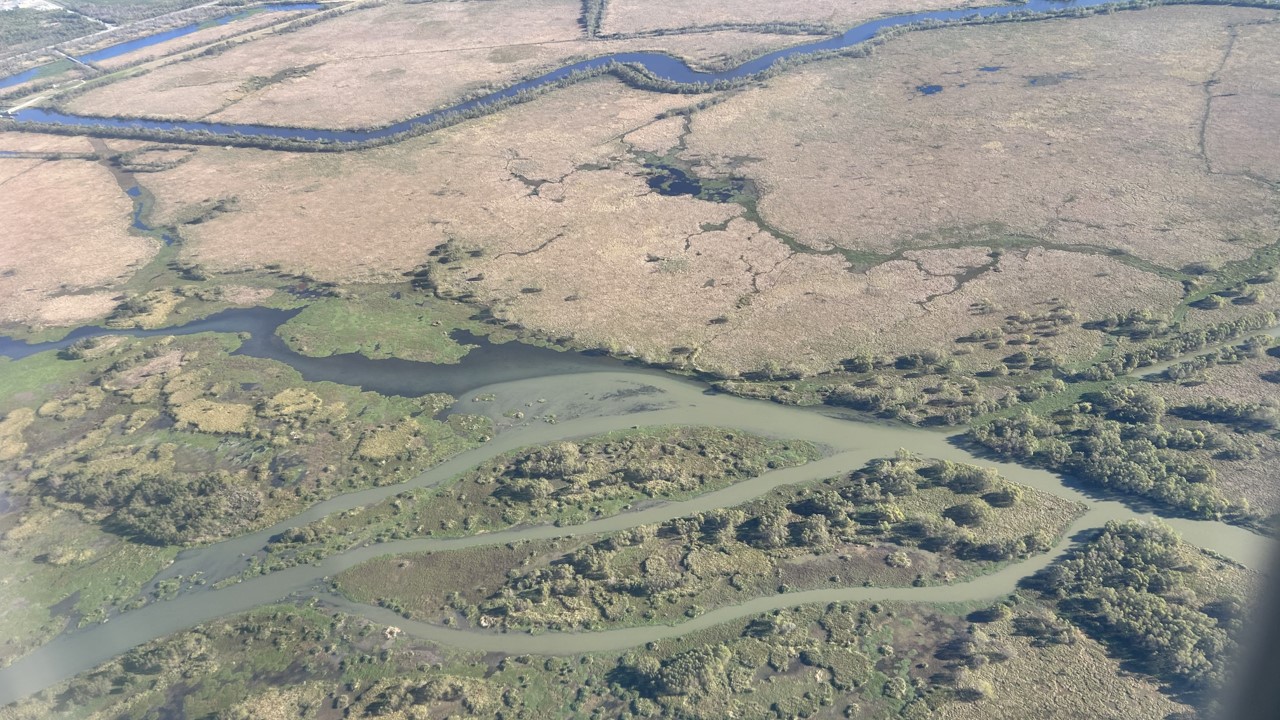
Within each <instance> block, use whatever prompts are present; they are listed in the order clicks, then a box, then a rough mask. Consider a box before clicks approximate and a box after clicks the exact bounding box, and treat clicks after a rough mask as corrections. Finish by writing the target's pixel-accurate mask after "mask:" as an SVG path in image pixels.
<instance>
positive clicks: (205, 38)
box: [93, 12, 307, 70]
mask: <svg viewBox="0 0 1280 720" xmlns="http://www.w3.org/2000/svg"><path fill="white" fill-rule="evenodd" d="M306 14H307V12H264V13H259V14H257V15H252V16H250V17H247V18H242V19H240V20H233V21H231V22H229V23H227V24H225V25H214V26H212V27H207V28H203V29H201V30H197V31H196V32H193V33H191V34H190V35H183V36H182V37H179V38H174V39H172V40H167V41H165V42H162V43H157V44H155V45H150V46H148V47H145V48H141V49H139V50H135V51H133V52H131V53H125V54H124V55H117V56H116V57H113V58H109V59H107V60H101V61H98V62H95V63H93V64H94V65H96V66H97V67H100V68H103V69H105V70H114V69H116V68H122V67H125V66H127V65H132V64H134V63H137V62H143V61H145V60H149V59H151V58H158V57H163V56H165V55H168V54H170V53H176V52H181V51H183V50H189V49H191V48H194V47H198V46H200V45H205V44H207V43H212V42H216V41H218V40H221V39H223V38H228V37H231V36H233V35H239V34H240V33H245V32H249V31H251V30H257V29H260V28H264V27H267V26H270V25H275V24H277V23H282V22H286V21H288V20H295V19H297V18H300V17H302V16H304V15H306Z"/></svg>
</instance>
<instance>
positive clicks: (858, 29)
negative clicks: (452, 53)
mask: <svg viewBox="0 0 1280 720" xmlns="http://www.w3.org/2000/svg"><path fill="white" fill-rule="evenodd" d="M1215 4H1220V3H1215ZM1245 4H1247V3H1245ZM1105 6H1112V7H1126V6H1127V5H1126V4H1125V3H1117V2H1114V0H1065V1H1064V0H1028V2H1025V3H1010V4H1007V5H992V6H989V7H980V8H965V9H958V10H935V11H930V12H918V13H909V14H905V15H894V16H891V17H885V18H879V19H877V20H870V21H867V22H864V23H862V24H860V25H856V26H854V27H852V28H850V29H849V30H847V31H845V32H844V33H841V34H840V35H836V36H834V37H830V38H827V39H824V40H819V41H816V42H812V43H806V44H803V45H795V46H792V47H788V48H784V49H782V50H777V51H774V52H771V53H768V54H766V55H762V56H760V57H758V58H755V59H754V60H750V61H747V62H745V63H742V64H741V65H738V66H737V67H735V68H732V69H729V70H725V71H722V72H701V71H698V70H694V69H693V68H691V67H689V65H688V64H687V63H685V62H684V61H683V60H681V59H679V58H676V57H673V56H671V55H667V54H665V53H660V52H625V53H612V54H608V55H603V56H600V57H595V58H591V59H588V60H582V61H579V62H575V63H571V64H568V65H565V66H563V67H560V68H557V69H555V70H553V71H551V72H549V73H546V74H545V75H541V76H538V77H535V78H531V79H529V80H525V81H523V82H518V83H516V84H514V85H512V86H510V87H508V88H505V89H503V90H499V91H497V92H494V93H490V94H488V95H484V96H482V97H479V98H474V99H472V100H468V101H466V102H462V103H458V104H457V105H454V106H452V107H447V108H444V109H442V110H436V111H434V112H429V113H425V114H423V115H418V116H416V117H413V118H409V119H408V120H403V121H401V122H397V123H393V124H391V125H387V126H385V127H381V128H374V129H370V130H323V129H311V128H291V127H282V126H274V125H254V124H236V123H213V122H203V121H180V120H145V119H141V118H110V117H99V116H90V115H75V114H71V113H63V112H59V111H57V110H50V109H47V108H39V107H28V108H24V109H21V110H18V111H16V112H14V113H12V114H11V117H13V118H15V119H17V120H21V121H27V122H35V123H45V124H53V125H64V126H71V127H85V128H89V127H92V128H94V129H95V132H96V133H99V134H102V135H104V136H108V137H109V136H111V135H112V133H111V132H110V131H111V130H113V129H117V130H125V131H127V130H137V129H145V130H153V131H183V132H198V133H205V134H209V135H216V136H221V137H232V136H245V135H248V136H256V137H264V138H280V139H288V140H306V141H313V142H317V143H359V142H366V141H370V140H378V139H381V138H387V137H391V136H394V135H399V134H401V133H404V132H407V131H410V130H412V129H414V128H415V127H418V126H422V125H433V124H435V123H439V122H442V121H447V120H449V119H451V118H454V117H457V116H459V115H463V114H466V113H471V112H475V111H478V110H483V109H484V108H486V107H487V106H492V105H496V104H500V103H503V102H506V101H510V100H512V99H513V98H517V97H518V96H520V95H523V94H525V93H528V92H530V91H534V90H538V89H540V88H544V87H546V86H549V85H554V84H555V83H558V82H561V81H563V80H566V79H568V78H571V77H572V76H574V75H576V74H578V73H589V72H597V71H600V70H604V69H607V68H609V67H610V66H613V65H615V64H624V65H630V66H633V67H637V68H640V69H642V70H643V71H644V72H645V73H647V74H649V75H650V76H652V77H654V78H656V79H657V80H659V81H661V82H662V83H665V84H669V85H679V86H699V87H702V86H713V85H715V84H716V83H725V82H735V81H739V80H745V79H749V78H752V77H755V76H757V75H759V74H761V73H763V72H765V71H767V70H770V69H772V68H774V67H775V66H776V65H778V64H779V63H782V62H785V61H788V60H793V59H798V58H803V57H804V56H808V55H815V54H823V53H835V52H839V51H842V50H847V49H849V48H851V47H854V46H856V45H859V44H861V43H864V42H866V41H868V40H871V39H872V38H874V37H875V36H876V35H877V34H879V33H881V32H883V31H886V30H890V29H893V28H898V27H906V26H911V25H921V24H940V23H956V22H964V21H977V20H982V19H986V18H991V19H995V18H1007V17H1014V16H1021V15H1025V16H1027V18H1028V19H1032V18H1041V17H1043V18H1049V17H1055V16H1060V15H1063V14H1067V13H1071V12H1074V11H1078V10H1087V9H1089V8H1100V7H1105ZM1134 7H1139V6H1137V5H1134ZM123 135H124V136H127V135H128V133H127V132H125V133H123Z"/></svg>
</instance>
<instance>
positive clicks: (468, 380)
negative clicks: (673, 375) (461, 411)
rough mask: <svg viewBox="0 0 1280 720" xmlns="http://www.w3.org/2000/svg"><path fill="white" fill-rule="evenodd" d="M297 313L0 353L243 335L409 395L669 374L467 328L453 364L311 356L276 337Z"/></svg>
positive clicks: (252, 347) (312, 374)
mask: <svg viewBox="0 0 1280 720" xmlns="http://www.w3.org/2000/svg"><path fill="white" fill-rule="evenodd" d="M298 312H299V311H298V310H277V309H273V308H262V307H253V308H236V309H232V310H224V311H222V312H220V313H217V314H214V315H210V316H209V317H207V318H204V319H201V320H195V321H192V322H190V323H187V324H185V325H179V326H177V327H169V328H160V329H156V330H141V329H117V328H101V327H82V328H77V329H76V330H74V331H72V332H71V333H70V334H69V335H67V336H66V337H65V338H63V339H61V340H56V341H52V342H44V343H31V344H29V343H26V342H24V341H22V340H15V339H13V338H9V337H0V355H5V356H8V357H10V358H12V359H15V360H18V359H21V358H24V357H28V356H30V355H34V354H35V353H39V352H46V351H49V350H61V349H63V348H66V347H68V346H70V345H72V344H73V343H75V342H77V341H79V340H83V339H85V338H89V337H95V336H102V335H124V336H128V337H140V338H146V337H160V336H165V335H195V334H197V333H205V332H214V333H247V334H248V338H247V339H245V340H244V341H243V343H242V344H241V345H240V347H239V348H238V349H237V350H236V351H235V352H234V353H233V354H235V355H247V356H249V357H259V358H267V359H269V360H276V361H278V362H282V363H285V364H287V365H289V366H291V367H293V368H294V369H295V370H297V371H298V372H299V373H301V374H302V377H303V379H304V380H308V381H311V382H334V383H340V384H343V385H353V386H358V387H360V388H361V389H364V390H372V391H374V392H378V393H381V394H383V395H401V396H406V397H417V396H420V395H427V394H430V393H447V394H449V395H453V396H455V397H460V396H462V395H465V394H466V393H468V392H470V391H472V390H474V389H476V388H479V387H484V386H486V385H493V384H496V383H504V382H511V381H515V380H527V379H529V378H537V377H546V376H553V375H573V374H579V373H590V372H610V371H612V372H617V371H625V372H629V373H637V374H648V375H664V376H665V375H666V373H663V372H662V371H660V370H654V369H649V368H645V367H643V366H641V365H639V364H637V363H628V362H626V361H623V360H618V359H616V358H613V357H611V356H609V355H607V354H604V353H600V352H590V351H589V352H572V351H560V350H552V349H549V348H544V347H537V346H534V345H526V344H524V343H520V342H514V341H513V342H507V343H493V342H490V341H489V340H488V339H487V338H485V337H482V336H478V335H474V334H472V333H470V332H467V331H464V330H460V331H456V332H455V333H454V334H453V339H454V340H456V341H457V342H459V343H462V344H464V345H470V346H472V347H471V350H470V352H468V353H467V354H466V355H465V356H464V357H463V359H462V361H461V362H459V363H456V364H435V363H427V362H416V361H412V360H400V359H397V358H390V359H385V360H373V359H370V358H368V357H365V356H363V355H359V354H355V353H349V354H342V355H330V356H327V357H309V356H306V355H301V354H299V353H297V352H294V351H293V350H291V349H289V347H288V346H287V345H285V343H284V341H283V340H282V339H280V337H279V336H278V335H276V328H278V327H280V325H282V324H283V323H285V322H287V321H288V320H289V319H290V318H292V317H293V316H294V315H297V314H298Z"/></svg>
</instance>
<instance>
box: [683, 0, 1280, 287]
mask: <svg viewBox="0 0 1280 720" xmlns="http://www.w3.org/2000/svg"><path fill="white" fill-rule="evenodd" d="M1274 16H1275V13H1268V12H1264V11H1255V10H1246V9H1232V10H1224V9H1220V8H1195V7H1184V8H1165V9H1155V10H1150V11H1143V12H1137V13H1124V14H1121V15H1114V16H1098V17H1094V18H1088V19H1084V20H1067V21H1060V22H1042V23H1034V24H1005V25H995V26H988V27H978V28H957V29H947V30H942V31H934V32H928V33H913V34H909V35H907V36H904V37H901V38H897V39H895V40H893V41H891V42H889V43H888V44H886V45H885V46H883V47H882V48H880V49H879V50H878V51H877V53H876V54H875V55H874V56H873V57H871V58H870V59H868V60H859V61H845V60H841V61H833V62H827V63H822V64H818V65H814V66H810V67H807V68H803V69H802V70H800V71H799V72H795V73H788V74H785V75H782V76H780V77H778V78H775V79H773V80H770V81H769V83H768V88H767V89H766V90H763V91H758V92H749V93H742V94H741V95H739V96H737V97H736V98H734V99H733V100H731V101H729V102H726V103H724V104H722V105H720V106H718V107H715V108H713V109H711V110H709V111H707V112H703V113H699V114H698V115H697V116H695V118H694V125H693V127H694V133H693V135H692V136H691V138H690V139H689V143H690V148H691V151H692V153H693V154H701V155H704V156H706V157H707V159H708V161H710V162H712V163H713V164H714V165H718V166H724V165H726V164H727V162H726V159H727V158H732V157H738V156H744V155H745V156H750V157H751V158H758V161H755V162H751V163H749V164H748V165H747V167H746V172H747V173H748V174H749V175H750V176H752V177H753V178H756V179H757V180H758V181H759V182H760V184H761V187H762V188H763V190H764V193H765V195H764V198H763V200H762V202H761V203H760V209H761V212H762V213H763V214H764V216H765V217H766V218H767V219H768V220H770V221H771V222H772V223H773V224H774V225H775V226H777V227H779V228H781V229H783V230H785V231H787V232H789V233H791V234H793V235H794V236H796V237H797V238H798V239H800V240H801V241H803V242H805V243H808V244H811V245H813V246H815V247H823V246H826V245H828V244H831V243H834V244H837V245H841V246H845V247H854V248H890V247H895V246H902V245H909V244H917V243H928V242H931V241H933V242H936V241H937V240H938V239H943V238H945V237H948V236H949V234H950V232H953V231H956V230H958V229H962V228H972V227H974V226H980V225H984V224H987V223H993V222H995V223H1001V224H1003V225H1004V226H1005V227H1006V228H1007V229H1008V230H1009V231H1012V232H1014V233H1019V234H1023V235H1029V236H1033V237H1038V238H1044V239H1045V240H1047V241H1053V242H1057V243H1064V244H1082V243H1089V244H1096V245H1101V246H1105V247H1110V248H1120V249H1123V250H1126V251H1128V252H1131V253H1134V254H1136V255H1138V256H1140V257H1144V258H1147V259H1149V260H1152V261H1154V262H1157V263H1160V264H1164V265H1168V266H1174V267H1177V266H1181V265H1183V264H1185V263H1189V262H1193V261H1196V260H1205V259H1214V258H1217V259H1230V258H1240V257H1243V256H1246V255H1247V254H1248V253H1249V250H1250V248H1249V246H1250V245H1255V244H1257V243H1258V242H1259V241H1262V240H1264V239H1267V238H1272V237H1273V236H1274V228H1275V223H1276V216H1277V214H1280V202H1278V201H1277V200H1278V199H1277V196H1276V193H1275V192H1274V190H1273V189H1272V188H1269V187H1266V186H1264V185H1262V184H1260V183H1257V182H1254V181H1251V180H1248V179H1245V178H1240V177H1231V176H1224V175H1215V174H1211V173H1209V172H1208V171H1207V169H1206V167H1205V162H1204V159H1203V157H1202V156H1201V155H1200V152H1199V126H1200V120H1201V118H1202V117H1203V115H1204V112H1205V103H1206V94H1205V89H1204V84H1205V83H1206V82H1208V81H1209V80H1210V79H1211V77H1212V75H1213V73H1214V71H1215V70H1216V69H1217V67H1218V66H1219V64H1220V63H1221V62H1222V59H1223V56H1224V54H1225V52H1226V49H1227V45H1228V43H1229V40H1230V32H1229V29H1228V25H1229V24H1232V23H1245V22H1252V21H1254V20H1258V19H1265V18H1271V17H1274ZM1241 61H1242V62H1247V61H1246V59H1245V58H1243V57H1242V59H1241ZM991 66H1003V68H1004V69H1002V70H1000V71H997V72H983V71H981V70H980V69H979V68H981V67H991ZM1247 67H1248V68H1249V70H1248V72H1249V73H1251V74H1252V73H1253V72H1255V68H1254V64H1248V65H1247ZM1262 70H1264V68H1256V71H1262ZM1031 79H1036V84H1035V85H1032V84H1031V82H1030V80H1031ZM925 84H938V85H941V86H942V87H943V90H942V92H940V93H938V94H935V95H930V96H925V95H923V94H921V93H920V92H918V91H917V89H916V88H917V86H920V85H925ZM1215 92H1217V90H1216V89H1215ZM1258 139H1260V137H1258V138H1255V140H1258ZM1249 146H1250V147H1251V145H1249ZM1237 240H1241V241H1243V242H1237Z"/></svg>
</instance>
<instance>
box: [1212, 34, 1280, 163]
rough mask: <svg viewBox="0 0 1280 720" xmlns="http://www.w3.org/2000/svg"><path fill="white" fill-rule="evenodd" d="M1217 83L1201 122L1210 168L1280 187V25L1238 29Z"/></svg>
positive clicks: (1219, 72)
mask: <svg viewBox="0 0 1280 720" xmlns="http://www.w3.org/2000/svg"><path fill="white" fill-rule="evenodd" d="M1216 80H1217V83H1216V84H1214V86H1213V88H1212V90H1211V91H1210V92H1211V93H1212V98H1211V99H1210V100H1209V102H1210V106H1209V109H1210V111H1209V114H1208V116H1207V118H1206V123H1205V154H1206V159H1207V161H1208V163H1209V166H1210V168H1211V169H1212V170H1214V171H1216V172H1220V173H1227V174H1244V175H1252V176H1255V177H1259V178H1263V179H1265V180H1269V181H1270V182H1280V142H1276V135H1275V119H1276V118H1277V117H1280V26H1278V25H1276V24H1275V23H1271V24H1265V25H1254V26H1245V27H1240V28H1238V29H1237V30H1236V36H1235V42H1234V44H1233V45H1232V47H1231V54H1230V55H1228V56H1227V57H1226V58H1225V61H1224V62H1223V64H1222V69H1221V70H1219V71H1218V74H1217V77H1216ZM1268 134H1269V136H1270V140H1263V141H1259V140H1260V138H1266V137H1268Z"/></svg>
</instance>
